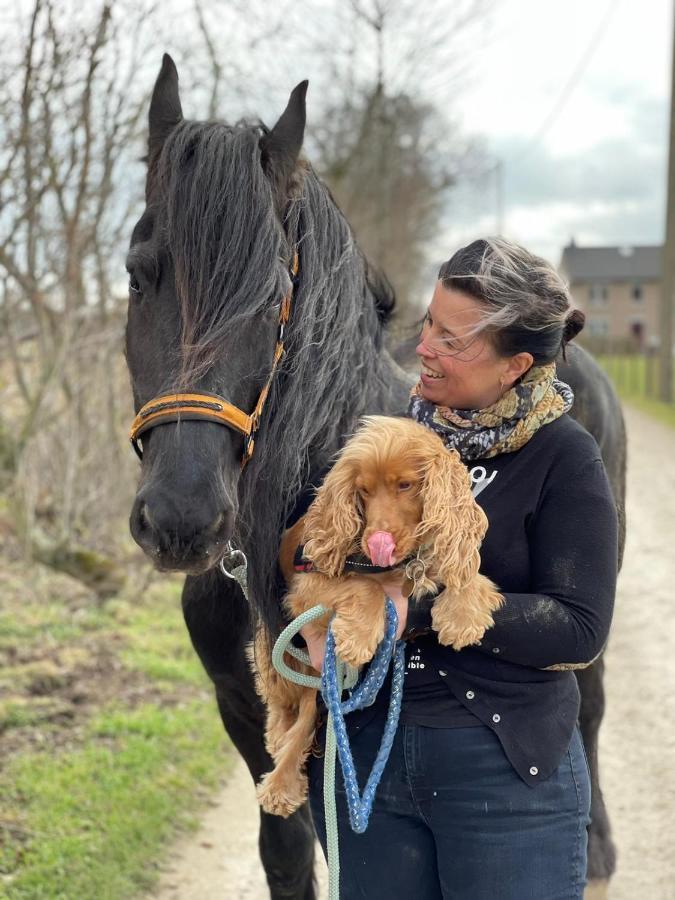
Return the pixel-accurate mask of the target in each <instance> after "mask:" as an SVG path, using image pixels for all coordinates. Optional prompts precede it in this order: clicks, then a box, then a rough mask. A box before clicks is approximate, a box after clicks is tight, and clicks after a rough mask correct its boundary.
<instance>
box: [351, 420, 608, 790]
mask: <svg viewBox="0 0 675 900" xmlns="http://www.w3.org/2000/svg"><path fill="white" fill-rule="evenodd" d="M468 466H469V469H470V471H471V475H472V480H473V482H474V495H475V497H476V500H477V502H478V503H479V504H480V505H481V506H482V507H483V509H484V510H485V513H486V515H487V517H488V522H489V527H488V531H487V534H486V536H485V539H484V541H483V546H482V548H481V569H480V570H481V572H482V573H483V574H484V575H487V576H488V577H489V578H491V579H492V580H493V581H494V582H495V584H496V585H497V587H498V588H499V590H500V592H501V593H502V594H503V595H504V598H505V603H504V605H503V607H502V608H501V609H500V610H499V611H498V612H497V613H496V614H495V616H494V618H495V625H494V627H493V628H491V629H490V630H489V631H488V632H486V634H485V637H484V638H483V640H482V641H481V644H480V646H474V647H467V648H464V649H463V650H461V651H459V652H458V651H455V650H453V649H452V648H449V647H442V646H440V645H439V644H438V642H437V640H436V637H435V634H434V633H433V632H432V633H430V634H428V635H426V636H424V637H420V638H418V639H417V640H415V641H414V642H410V643H409V645H408V648H407V669H406V676H405V687H404V696H403V711H402V721H403V722H404V723H406V722H407V723H418V724H421V725H427V726H431V727H454V726H457V727H459V726H466V725H478V724H480V723H481V722H482V723H483V724H485V725H487V726H488V727H489V728H491V729H492V730H493V731H494V732H495V734H496V735H497V736H498V737H499V739H500V741H501V743H502V746H503V748H504V751H505V752H506V755H507V756H508V758H509V760H510V761H511V763H512V765H513V766H514V768H515V770H516V771H517V772H518V774H519V775H520V776H521V777H522V778H523V780H524V781H525V782H527V783H528V784H530V785H532V786H534V785H536V784H537V783H538V782H540V781H541V780H542V779H544V778H546V777H547V776H548V775H550V774H551V773H552V772H553V771H554V770H555V769H556V768H557V766H558V765H559V763H560V760H561V758H562V756H563V754H564V753H565V751H566V749H567V747H568V745H569V741H570V738H571V736H572V731H573V729H574V725H575V722H576V720H577V717H578V714H579V691H578V688H577V682H576V678H575V677H574V674H573V672H572V671H570V670H569V669H567V670H556V669H555V668H551V667H556V666H567V667H573V666H577V665H585V664H587V663H589V662H590V661H591V660H593V659H594V658H595V657H596V656H597V655H598V654H599V653H600V652H601V651H602V649H603V647H604V645H605V642H606V640H607V635H608V632H609V626H610V622H611V617H612V609H613V603H614V593H615V587H616V574H617V540H618V538H617V516H616V506H615V503H614V499H613V497H612V493H611V490H610V487H609V483H608V481H607V475H606V473H605V469H604V466H603V463H602V460H601V458H600V451H599V449H598V446H597V444H596V443H595V441H594V439H593V438H592V437H591V436H590V435H589V434H588V432H587V431H585V430H584V429H583V428H582V427H581V425H579V424H578V423H577V422H575V421H574V420H573V419H571V418H570V417H569V416H567V415H565V416H562V417H561V418H559V419H556V420H555V421H554V422H551V423H550V424H549V425H545V426H544V427H543V428H541V429H540V430H539V431H538V432H537V433H536V434H535V435H534V436H533V437H532V438H531V439H530V440H529V442H528V443H527V444H525V446H524V447H522V448H521V449H520V450H517V451H516V452H514V453H505V454H501V455H500V456H495V457H493V458H491V459H485V460H478V461H473V462H471V463H469V464H468ZM430 623H431V617H430V614H429V607H428V606H427V607H423V608H421V609H418V610H415V609H411V611H410V614H409V622H408V624H409V625H410V624H414V625H430ZM388 696H389V691H388V689H387V686H386V685H385V687H383V689H382V690H381V691H380V694H379V696H378V699H377V701H376V703H375V704H373V706H371V707H369V708H368V709H366V710H363V711H360V712H354V713H352V714H351V715H350V716H349V717H348V719H347V724H348V730H349V731H350V733H354V732H357V731H359V730H361V728H363V727H364V726H365V725H366V724H367V722H368V721H369V720H370V719H371V718H372V717H373V715H374V714H375V713H376V711H377V710H378V709H380V711H381V710H382V707H383V705H384V704H386V703H387V702H388Z"/></svg>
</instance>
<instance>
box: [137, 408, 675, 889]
mask: <svg viewBox="0 0 675 900" xmlns="http://www.w3.org/2000/svg"><path fill="white" fill-rule="evenodd" d="M627 422H628V433H629V467H628V545H627V549H626V558H625V562H624V569H623V572H622V575H621V579H620V583H619V594H618V598H617V608H616V614H615V619H614V625H613V630H612V637H611V640H610V645H609V648H608V650H607V653H606V665H607V668H606V688H607V712H606V716H605V721H604V724H603V727H602V730H601V735H600V737H601V742H600V744H601V746H600V760H601V766H602V779H603V784H604V790H605V796H606V799H607V803H608V806H609V812H610V816H611V819H612V822H613V827H614V837H615V840H616V843H617V845H618V848H619V864H618V871H617V874H616V876H615V878H614V879H613V881H612V885H611V888H610V892H609V897H610V900H636V898H638V897H640V898H645V900H675V838H674V837H673V818H674V817H675V652H673V644H674V642H675V627H674V626H673V621H672V618H671V613H673V612H675V431H673V430H672V429H669V428H667V427H666V426H664V425H661V424H659V423H658V422H655V421H653V420H651V419H649V418H648V417H646V416H644V415H642V414H640V413H637V412H635V411H633V410H629V411H628V412H627ZM257 829H258V812H257V806H256V802H255V795H254V792H253V786H252V784H251V781H250V778H249V776H248V772H247V771H246V770H245V768H244V766H243V764H241V765H240V766H239V767H238V768H237V769H235V771H234V773H233V776H232V778H231V780H230V781H229V783H228V785H227V786H226V787H225V789H224V790H223V791H222V792H221V794H220V796H219V797H217V798H215V800H214V804H213V806H212V808H211V809H210V810H209V812H208V813H207V814H206V816H205V817H204V819H203V822H202V825H201V827H200V829H199V831H198V832H197V834H196V835H192V836H190V837H189V838H186V839H184V840H182V841H181V842H179V843H178V844H177V845H176V846H175V847H174V848H173V850H172V852H171V854H170V863H169V864H168V866H167V868H166V869H165V870H164V871H163V874H162V877H161V881H160V885H159V887H158V889H157V891H156V892H154V893H153V894H152V895H151V897H152V900H268V898H269V894H268V892H267V889H266V884H265V879H264V875H263V873H262V867H261V866H260V864H259V861H258V852H257ZM318 855H319V856H320V855H321V854H320V852H319V854H318ZM320 877H321V884H322V896H327V892H326V884H327V880H326V873H325V867H324V866H323V859H321V871H320ZM148 900H150V898H148Z"/></svg>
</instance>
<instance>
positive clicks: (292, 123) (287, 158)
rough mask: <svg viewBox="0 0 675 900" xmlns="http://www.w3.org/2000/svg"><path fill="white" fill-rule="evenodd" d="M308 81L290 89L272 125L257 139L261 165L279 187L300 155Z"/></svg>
mask: <svg viewBox="0 0 675 900" xmlns="http://www.w3.org/2000/svg"><path fill="white" fill-rule="evenodd" d="M308 84H309V82H308V81H301V82H300V84H299V85H298V86H297V87H295V88H293V91H292V92H291V96H290V98H289V100H288V105H287V106H286V109H285V110H284V111H283V112H282V114H281V117H280V118H279V121H278V122H277V124H276V125H275V126H274V128H273V129H272V130H271V131H269V132H268V133H267V134H265V135H263V137H262V138H261V140H260V150H261V153H262V164H263V168H264V169H265V171H266V172H267V174H268V176H269V177H270V178H271V179H272V180H274V181H276V182H277V183H278V184H279V186H282V185H284V186H285V184H286V183H287V182H288V180H289V179H290V177H291V175H292V174H293V171H294V169H295V166H296V164H297V161H298V156H299V155H300V148H301V147H302V141H303V138H304V136H305V119H306V112H305V96H306V94H307V85H308Z"/></svg>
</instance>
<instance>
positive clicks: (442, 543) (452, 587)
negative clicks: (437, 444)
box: [419, 449, 487, 593]
mask: <svg viewBox="0 0 675 900" xmlns="http://www.w3.org/2000/svg"><path fill="white" fill-rule="evenodd" d="M422 493H423V504H424V509H423V513H422V523H421V525H420V530H419V536H420V540H421V543H422V544H423V545H425V544H426V545H429V549H427V550H426V551H425V554H424V555H425V556H426V557H427V558H430V559H432V560H433V563H434V569H435V570H436V571H437V572H438V575H439V578H440V580H441V581H442V582H443V584H444V585H445V587H446V589H447V590H449V591H451V592H452V593H454V592H456V591H459V590H461V589H462V587H464V586H465V585H467V584H468V583H469V582H470V581H471V580H472V579H473V578H474V577H475V576H476V575H477V574H478V568H479V566H480V555H479V553H478V551H479V548H480V545H481V542H482V540H483V537H484V535H485V532H486V531H487V518H486V516H485V513H484V512H483V510H482V509H481V508H480V506H478V504H477V503H476V501H475V500H474V498H473V496H472V494H471V479H470V476H469V472H468V470H467V468H466V466H464V465H463V463H462V462H461V460H460V458H459V454H458V453H457V451H456V450H445V449H444V450H443V452H440V453H438V452H437V453H435V454H434V455H433V457H432V458H431V459H430V460H429V462H428V464H427V466H426V471H425V476H424V482H423V487H422Z"/></svg>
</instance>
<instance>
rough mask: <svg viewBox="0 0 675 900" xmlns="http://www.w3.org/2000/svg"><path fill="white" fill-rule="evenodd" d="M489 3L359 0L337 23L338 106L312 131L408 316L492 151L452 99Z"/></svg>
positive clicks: (324, 167)
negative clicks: (436, 248)
mask: <svg viewBox="0 0 675 900" xmlns="http://www.w3.org/2000/svg"><path fill="white" fill-rule="evenodd" d="M489 8H490V3H489V2H488V0H464V2H458V3H456V4H452V5H448V4H446V3H436V2H434V0H432V2H429V3H427V4H425V5H424V6H423V7H420V6H419V5H418V4H416V3H413V2H411V0H351V2H350V3H348V4H343V5H341V6H339V7H337V8H336V10H335V16H336V19H335V21H334V23H333V26H332V28H330V29H329V32H330V36H331V41H332V47H329V46H328V45H326V46H325V53H326V59H327V66H328V68H329V71H330V75H331V78H330V82H331V83H330V86H329V87H328V89H327V91H326V93H327V94H328V95H329V96H330V97H331V103H330V104H329V105H328V107H327V108H326V110H325V111H324V114H323V116H322V118H321V121H320V123H319V125H318V126H317V127H315V128H314V129H313V130H312V136H313V138H314V141H315V145H316V148H317V151H318V153H317V156H318V166H319V168H320V171H321V172H322V174H323V175H324V177H325V178H326V180H327V181H328V183H329V184H330V186H331V188H332V190H333V192H334V194H335V197H336V199H337V200H338V202H339V203H340V205H341V206H342V207H343V209H344V210H345V212H346V213H347V216H348V218H349V219H350V221H351V223H352V225H353V227H354V229H355V231H356V234H357V237H358V238H359V241H360V242H361V244H362V246H363V247H364V248H365V250H366V252H367V254H368V255H369V257H370V258H371V259H372V260H373V261H374V262H376V263H377V265H378V266H380V267H381V268H382V269H383V270H384V272H385V273H386V275H387V276H388V278H389V279H390V280H391V282H392V283H393V285H394V287H395V289H396V293H397V296H398V300H399V309H402V310H403V312H404V317H405V316H406V315H408V316H409V315H410V314H411V313H406V308H407V307H408V306H409V304H410V302H411V300H412V299H413V298H414V295H415V293H416V291H417V290H418V289H419V285H420V282H421V281H423V276H424V274H425V270H426V267H427V266H428V264H429V248H430V246H431V245H432V244H433V241H434V238H435V237H436V236H437V232H438V230H439V228H440V223H441V217H442V212H443V209H444V207H445V206H446V205H447V203H448V198H449V194H450V191H451V189H452V187H453V186H454V185H455V184H457V183H458V182H459V181H460V180H462V179H463V178H464V177H465V175H466V174H467V172H468V171H470V170H471V169H473V168H475V167H476V165H477V164H478V162H477V160H478V159H479V158H480V157H481V155H482V154H481V151H480V148H479V146H478V144H477V143H476V142H475V141H472V140H469V139H467V138H466V137H464V136H462V134H461V132H460V130H459V128H458V127H457V126H456V124H455V123H454V122H453V119H452V98H453V96H454V94H455V92H456V91H457V90H459V89H461V86H462V84H463V83H464V82H465V80H466V78H467V77H468V74H469V70H468V67H467V62H466V61H467V59H470V58H471V56H470V54H467V53H466V52H462V50H463V48H464V47H465V46H467V45H468V44H470V42H471V41H472V40H475V39H476V35H475V32H476V31H477V30H479V29H480V28H481V27H482V26H483V24H484V22H485V21H486V16H487V13H488V12H489Z"/></svg>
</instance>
